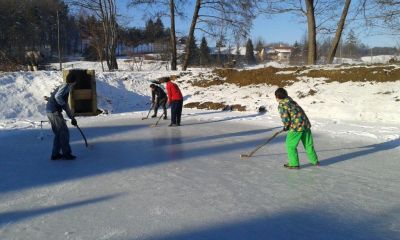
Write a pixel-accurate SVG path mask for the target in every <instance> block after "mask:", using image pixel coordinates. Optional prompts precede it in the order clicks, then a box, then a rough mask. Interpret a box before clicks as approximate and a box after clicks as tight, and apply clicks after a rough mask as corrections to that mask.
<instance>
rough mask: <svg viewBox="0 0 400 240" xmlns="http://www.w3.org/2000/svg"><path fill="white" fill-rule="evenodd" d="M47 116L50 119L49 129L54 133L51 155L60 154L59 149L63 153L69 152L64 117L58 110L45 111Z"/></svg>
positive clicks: (67, 133) (67, 132)
mask: <svg viewBox="0 0 400 240" xmlns="http://www.w3.org/2000/svg"><path fill="white" fill-rule="evenodd" d="M47 118H48V119H49V121H50V124H51V129H52V130H53V133H54V141H53V151H52V153H51V155H52V156H56V155H58V154H60V150H61V151H62V153H63V154H64V155H67V154H71V147H70V145H69V131H68V127H67V124H66V123H65V120H64V117H63V115H62V113H60V112H52V113H47Z"/></svg>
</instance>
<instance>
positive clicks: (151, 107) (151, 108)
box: [142, 104, 154, 120]
mask: <svg viewBox="0 0 400 240" xmlns="http://www.w3.org/2000/svg"><path fill="white" fill-rule="evenodd" d="M153 106H154V104H151V106H150V109H149V112H148V113H147V116H146V117H142V120H145V119H148V118H149V115H150V112H151V110H153Z"/></svg>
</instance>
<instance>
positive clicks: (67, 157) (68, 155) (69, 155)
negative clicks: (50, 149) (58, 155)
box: [62, 153, 76, 160]
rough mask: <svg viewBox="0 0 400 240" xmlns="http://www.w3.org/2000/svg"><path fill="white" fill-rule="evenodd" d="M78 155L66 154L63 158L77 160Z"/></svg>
mask: <svg viewBox="0 0 400 240" xmlns="http://www.w3.org/2000/svg"><path fill="white" fill-rule="evenodd" d="M75 158H76V156H74V155H72V154H70V153H69V154H65V155H63V156H62V159H64V160H75Z"/></svg>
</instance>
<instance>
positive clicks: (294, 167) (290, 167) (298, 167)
mask: <svg viewBox="0 0 400 240" xmlns="http://www.w3.org/2000/svg"><path fill="white" fill-rule="evenodd" d="M283 167H285V168H288V169H300V166H289V164H287V163H285V164H283Z"/></svg>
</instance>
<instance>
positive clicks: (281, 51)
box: [260, 45, 292, 62]
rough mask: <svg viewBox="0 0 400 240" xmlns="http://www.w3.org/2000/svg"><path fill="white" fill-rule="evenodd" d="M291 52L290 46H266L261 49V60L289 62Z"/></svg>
mask: <svg viewBox="0 0 400 240" xmlns="http://www.w3.org/2000/svg"><path fill="white" fill-rule="evenodd" d="M291 53H292V49H291V48H290V47H288V46H282V45H280V46H278V47H264V48H263V49H262V50H261V53H260V58H261V60H272V61H278V62H288V61H289V58H290V54H291Z"/></svg>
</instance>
